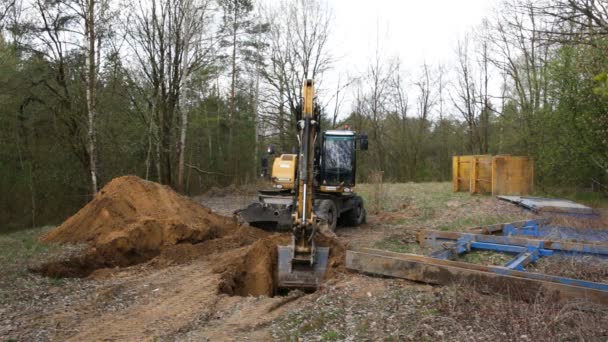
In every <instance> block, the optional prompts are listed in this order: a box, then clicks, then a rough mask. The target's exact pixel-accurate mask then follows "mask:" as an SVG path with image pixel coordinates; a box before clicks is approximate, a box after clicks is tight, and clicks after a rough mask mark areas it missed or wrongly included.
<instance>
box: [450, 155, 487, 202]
mask: <svg viewBox="0 0 608 342" xmlns="http://www.w3.org/2000/svg"><path fill="white" fill-rule="evenodd" d="M452 173H453V184H454V192H460V191H468V192H471V193H484V192H491V191H492V156H491V155H489V154H484V155H475V156H454V157H453V158H452Z"/></svg>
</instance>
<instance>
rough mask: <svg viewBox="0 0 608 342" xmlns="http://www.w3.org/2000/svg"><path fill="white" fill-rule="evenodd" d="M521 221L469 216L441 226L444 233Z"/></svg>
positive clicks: (507, 217) (506, 217)
mask: <svg viewBox="0 0 608 342" xmlns="http://www.w3.org/2000/svg"><path fill="white" fill-rule="evenodd" d="M517 220H519V219H518V218H517V217H514V216H510V215H495V216H494V215H490V216H481V215H476V216H468V217H462V218H458V219H456V220H454V221H452V222H450V223H448V224H444V225H441V226H439V229H440V230H443V231H454V230H463V229H465V228H472V227H479V226H489V225H493V224H498V223H507V222H513V221H517Z"/></svg>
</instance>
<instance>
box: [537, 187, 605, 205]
mask: <svg viewBox="0 0 608 342" xmlns="http://www.w3.org/2000/svg"><path fill="white" fill-rule="evenodd" d="M534 196H539V197H550V198H551V197H554V198H565V199H569V200H571V201H574V202H577V203H581V204H584V205H587V206H590V207H593V208H608V196H606V194H602V193H600V192H591V191H581V190H580V189H577V188H544V189H542V190H539V191H536V192H535V193H534Z"/></svg>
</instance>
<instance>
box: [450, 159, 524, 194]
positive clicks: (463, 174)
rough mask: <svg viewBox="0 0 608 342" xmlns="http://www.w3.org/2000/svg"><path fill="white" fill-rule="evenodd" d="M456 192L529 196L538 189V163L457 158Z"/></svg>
mask: <svg viewBox="0 0 608 342" xmlns="http://www.w3.org/2000/svg"><path fill="white" fill-rule="evenodd" d="M452 182H453V187H454V192H464V191H467V192H470V193H480V194H489V193H492V195H494V196H497V195H528V194H530V193H532V191H533V189H534V160H533V159H532V158H530V157H521V156H509V155H500V156H495V157H492V156H491V155H472V156H454V157H453V159H452Z"/></svg>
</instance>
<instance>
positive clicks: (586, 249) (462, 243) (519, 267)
mask: <svg viewBox="0 0 608 342" xmlns="http://www.w3.org/2000/svg"><path fill="white" fill-rule="evenodd" d="M540 224H542V223H539V222H538V221H528V222H526V224H523V225H522V224H518V226H519V227H516V226H514V225H512V224H504V225H501V226H502V229H493V232H498V231H500V230H502V232H503V234H507V236H497V235H488V234H472V233H460V232H444V231H434V230H423V231H421V232H420V233H419V236H418V239H419V242H420V244H421V245H424V246H431V247H439V249H438V250H436V251H434V252H433V253H431V254H430V255H429V256H430V257H432V258H436V259H443V260H448V259H455V258H456V257H457V256H458V255H460V254H463V253H467V252H470V251H471V250H489V251H496V252H503V253H510V254H515V257H514V258H513V259H512V260H510V261H509V262H507V263H506V264H505V265H504V266H502V267H501V266H486V267H487V268H488V270H491V271H493V272H495V273H498V274H503V275H511V273H512V272H513V271H519V272H522V271H525V268H526V266H527V265H528V264H530V263H534V262H536V261H537V260H538V259H539V258H541V257H548V256H552V255H556V254H570V255H572V254H591V255H595V256H600V257H607V256H608V243H596V242H590V241H584V242H581V241H576V242H574V241H552V240H538V239H529V238H524V237H521V236H513V235H514V233H515V234H522V233H523V235H532V234H534V232H535V231H536V232H538V228H539V225H540ZM522 226H523V227H522ZM495 227H497V226H495ZM526 233H527V234H526ZM527 274H528V275H529V276H531V277H532V278H538V279H541V280H546V279H548V278H551V281H556V282H560V283H565V284H572V285H576V286H582V287H587V288H593V289H597V290H601V291H608V284H602V283H595V282H590V281H583V280H578V279H571V278H564V277H557V276H550V275H544V274H538V273H528V272H527Z"/></svg>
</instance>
